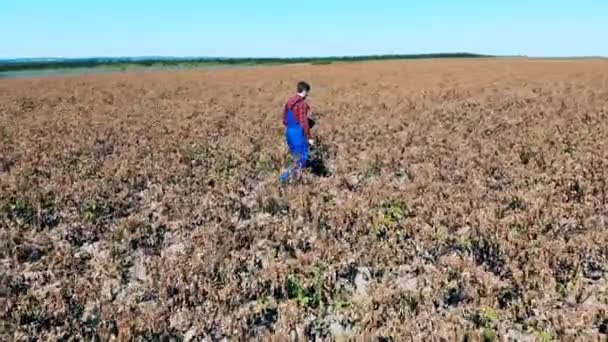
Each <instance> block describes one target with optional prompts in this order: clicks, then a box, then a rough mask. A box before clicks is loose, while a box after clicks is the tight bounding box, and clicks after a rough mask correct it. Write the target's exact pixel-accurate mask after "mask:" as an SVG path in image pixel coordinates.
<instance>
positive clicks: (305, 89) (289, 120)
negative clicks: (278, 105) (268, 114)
mask: <svg viewBox="0 0 608 342" xmlns="http://www.w3.org/2000/svg"><path fill="white" fill-rule="evenodd" d="M309 93H310V85H309V84H308V83H306V82H299V83H298V86H297V94H296V95H294V96H293V97H291V98H290V99H289V100H288V101H287V103H286V104H285V107H284V108H283V125H285V140H286V141H287V146H288V147H289V153H290V154H291V157H292V159H293V163H292V165H290V166H288V167H287V170H286V171H285V172H283V173H282V174H281V182H287V181H288V180H289V178H291V177H292V176H294V175H298V174H299V172H300V170H302V169H303V168H305V167H306V161H307V160H308V149H309V146H311V145H313V144H314V140H313V139H312V135H311V133H310V126H309V119H308V116H309V114H310V106H309V105H308V103H306V97H307V96H308V94H309ZM293 164H295V165H293Z"/></svg>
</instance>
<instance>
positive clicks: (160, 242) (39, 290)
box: [0, 60, 608, 341]
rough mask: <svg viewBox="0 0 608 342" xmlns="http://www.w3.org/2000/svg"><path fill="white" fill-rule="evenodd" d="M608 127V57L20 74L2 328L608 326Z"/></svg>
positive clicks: (1, 134)
mask: <svg viewBox="0 0 608 342" xmlns="http://www.w3.org/2000/svg"><path fill="white" fill-rule="evenodd" d="M300 79H306V80H308V81H310V82H311V83H312V85H313V94H312V98H311V100H312V102H313V105H314V107H315V108H316V110H317V112H318V113H319V115H318V123H319V124H318V127H317V128H315V134H316V136H317V137H318V140H319V142H320V144H319V145H320V146H319V151H318V153H320V154H321V155H322V156H323V157H324V158H325V162H326V166H327V168H328V169H329V171H330V173H331V174H330V175H326V176H325V177H318V176H314V175H306V176H305V178H304V179H303V180H302V184H299V185H292V186H288V187H285V188H282V187H280V186H279V184H278V174H279V171H280V169H281V167H282V166H283V163H284V161H285V148H284V145H283V141H282V127H281V123H280V116H279V115H280V108H281V105H282V102H283V101H284V100H285V98H286V97H287V96H288V95H290V94H291V92H292V90H293V89H292V88H293V87H294V84H295V82H296V81H297V80H300ZM607 143H608V62H606V61H601V60H596V61H592V60H588V61H533V60H471V61H468V60H462V61H461V60H459V61H416V62H411V61H403V62H380V63H358V64H335V65H328V66H284V67H268V68H256V69H239V70H213V71H187V72H166V73H165V72H157V73H125V74H112V75H100V76H82V77H58V78H47V79H28V80H3V81H0V262H1V263H0V339H5V340H13V339H14V340H23V339H26V338H27V337H28V336H30V337H38V338H41V339H43V340H56V339H58V338H61V337H65V338H71V339H77V340H80V339H84V338H91V337H92V336H97V337H99V338H101V339H102V340H105V339H108V338H110V337H112V336H115V337H116V338H118V339H120V340H127V339H130V338H131V339H139V340H142V339H150V338H161V337H163V336H164V337H171V336H173V337H175V338H176V339H182V338H183V339H185V340H190V339H195V340H196V339H204V338H206V339H208V340H218V339H222V338H224V337H228V338H237V339H250V338H259V339H268V338H271V337H273V336H274V337H279V336H291V337H292V338H294V337H296V336H295V335H297V337H298V338H300V339H311V338H315V337H333V338H340V337H344V336H363V335H367V336H373V337H376V338H384V340H385V341H386V340H391V339H392V340H408V339H413V340H427V339H440V338H441V337H443V338H447V339H450V340H452V339H454V338H464V337H465V336H467V335H468V336H469V337H470V338H472V339H473V340H477V339H486V340H492V339H493V338H496V336H498V337H500V336H503V337H506V336H510V337H511V338H515V339H518V340H531V339H535V338H536V339H538V340H550V339H553V338H560V339H572V340H575V339H576V340H594V339H601V338H602V336H604V337H605V334H606V333H607V330H608V311H607V308H608V230H607V225H608V204H607V192H608V185H607V181H608V146H607Z"/></svg>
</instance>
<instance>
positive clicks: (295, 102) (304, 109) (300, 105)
mask: <svg viewBox="0 0 608 342" xmlns="http://www.w3.org/2000/svg"><path fill="white" fill-rule="evenodd" d="M290 108H291V110H292V112H293V115H294V116H295V119H296V121H298V123H299V124H300V126H302V128H303V129H304V134H305V135H306V137H307V138H308V139H312V135H311V134H310V127H309V126H308V112H309V111H310V106H309V105H308V103H306V101H305V100H303V99H302V97H300V95H295V96H293V97H291V98H289V100H288V101H287V103H286V104H285V107H284V108H283V125H285V126H287V112H288V111H289V109H290Z"/></svg>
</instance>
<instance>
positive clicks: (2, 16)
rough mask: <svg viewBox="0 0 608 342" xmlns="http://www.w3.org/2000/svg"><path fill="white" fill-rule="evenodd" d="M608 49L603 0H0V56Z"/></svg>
mask: <svg viewBox="0 0 608 342" xmlns="http://www.w3.org/2000/svg"><path fill="white" fill-rule="evenodd" d="M461 51H466V52H477V53H488V54H509V55H512V54H525V55H530V56H573V55H576V56H582V55H602V56H608V1H606V0H577V1H562V0H526V1H524V0H511V1H508V0H495V1H493V0H485V1H481V0H479V1H477V0H471V1H449V0H443V1H439V0H426V1H422V0H420V1H396V0H395V1H390V0H373V1H368V0H351V1H346V0H335V1H330V0H325V1H321V0H308V1H306V0H297V1H278V0H264V1H262V0H259V1H253V0H247V1H245V0H242V1H235V0H233V1H230V0H222V1H211V0H197V1H179V0H173V1H169V0H164V1H157V0H147V1H138V0H120V1H119V0H105V1H99V0H89V1H87V0H0V58H14V57H41V56H56V57H84V56H151V55H163V56H233V57H238V56H255V57H257V56H326V55H362V54H389V53H428V52H461Z"/></svg>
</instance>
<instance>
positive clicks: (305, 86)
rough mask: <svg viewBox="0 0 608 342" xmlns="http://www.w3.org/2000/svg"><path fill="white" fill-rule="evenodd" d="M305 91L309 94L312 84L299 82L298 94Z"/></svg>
mask: <svg viewBox="0 0 608 342" xmlns="http://www.w3.org/2000/svg"><path fill="white" fill-rule="evenodd" d="M304 90H306V91H307V92H309V91H310V84H308V83H306V82H304V81H301V82H298V93H301V92H303V91H304Z"/></svg>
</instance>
